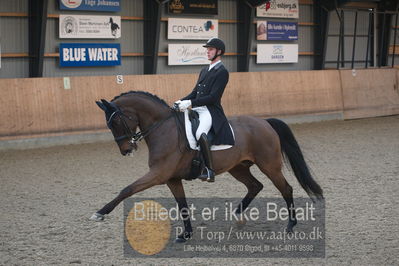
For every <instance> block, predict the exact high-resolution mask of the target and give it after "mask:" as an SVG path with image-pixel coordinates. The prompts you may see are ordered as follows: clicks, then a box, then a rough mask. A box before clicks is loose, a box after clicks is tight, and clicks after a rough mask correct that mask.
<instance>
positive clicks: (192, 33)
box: [168, 18, 219, 40]
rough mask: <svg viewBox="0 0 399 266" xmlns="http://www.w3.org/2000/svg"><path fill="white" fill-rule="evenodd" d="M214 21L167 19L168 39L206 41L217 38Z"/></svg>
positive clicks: (216, 21) (216, 25)
mask: <svg viewBox="0 0 399 266" xmlns="http://www.w3.org/2000/svg"><path fill="white" fill-rule="evenodd" d="M218 30H219V26H218V20H216V19H185V18H169V19H168V39H183V40H184V39H186V40H208V39H210V38H212V37H218Z"/></svg>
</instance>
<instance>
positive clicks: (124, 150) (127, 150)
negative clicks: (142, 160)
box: [120, 142, 137, 156]
mask: <svg viewBox="0 0 399 266" xmlns="http://www.w3.org/2000/svg"><path fill="white" fill-rule="evenodd" d="M125 146H127V147H125ZM136 150H137V143H136V142H128V143H127V144H126V145H123V146H122V147H120V151H121V154H122V155H123V156H127V155H131V154H132V153H133V151H136Z"/></svg>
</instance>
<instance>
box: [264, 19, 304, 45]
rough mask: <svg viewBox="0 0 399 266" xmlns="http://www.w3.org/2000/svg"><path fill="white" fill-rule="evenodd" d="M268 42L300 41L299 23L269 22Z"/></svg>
mask: <svg viewBox="0 0 399 266" xmlns="http://www.w3.org/2000/svg"><path fill="white" fill-rule="evenodd" d="M267 40H269V41H294V40H298V23H297V22H275V21H267Z"/></svg>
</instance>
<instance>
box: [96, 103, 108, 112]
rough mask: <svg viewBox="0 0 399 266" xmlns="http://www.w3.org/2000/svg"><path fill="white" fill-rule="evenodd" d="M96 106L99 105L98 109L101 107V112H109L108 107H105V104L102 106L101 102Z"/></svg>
mask: <svg viewBox="0 0 399 266" xmlns="http://www.w3.org/2000/svg"><path fill="white" fill-rule="evenodd" d="M96 104H97V105H98V107H100V108H101V110H103V111H104V112H106V111H107V107H105V105H104V104H102V103H101V102H99V101H96Z"/></svg>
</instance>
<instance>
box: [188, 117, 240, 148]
mask: <svg viewBox="0 0 399 266" xmlns="http://www.w3.org/2000/svg"><path fill="white" fill-rule="evenodd" d="M184 122H185V123H184V125H185V129H186V137H187V140H188V144H189V145H190V148H191V149H192V150H197V151H199V150H200V148H199V146H197V141H196V139H195V137H194V136H193V131H192V130H191V121H190V119H189V118H188V110H186V111H184ZM229 126H230V129H231V133H232V134H233V138H234V140H235V136H234V131H233V128H232V127H231V125H230V124H229ZM231 147H233V146H232V145H212V146H211V150H212V151H220V150H226V149H229V148H231Z"/></svg>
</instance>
